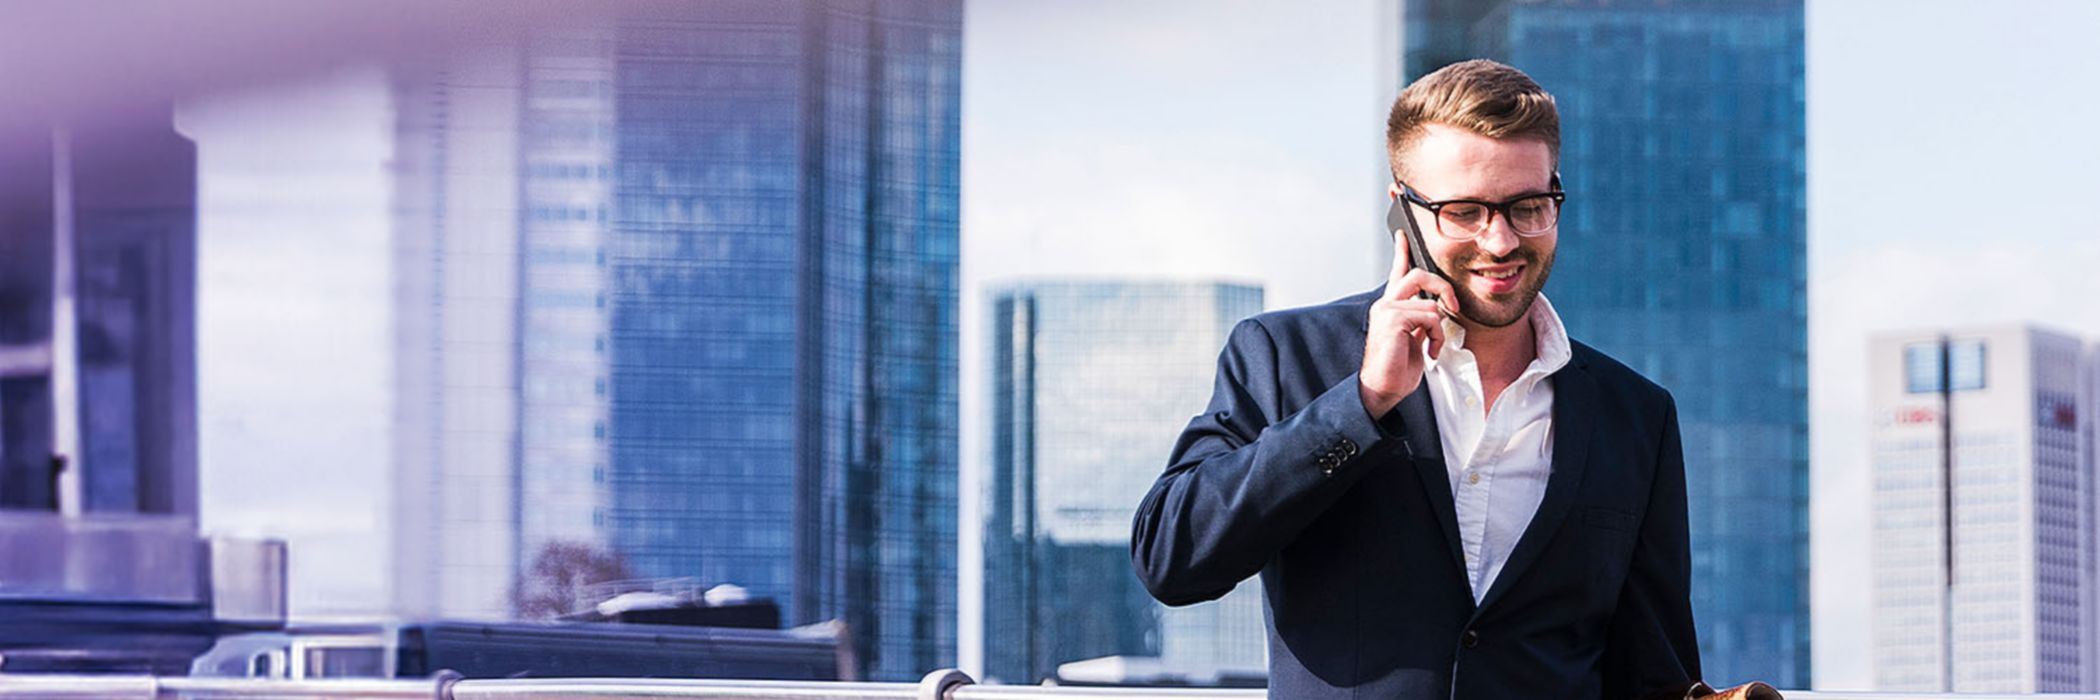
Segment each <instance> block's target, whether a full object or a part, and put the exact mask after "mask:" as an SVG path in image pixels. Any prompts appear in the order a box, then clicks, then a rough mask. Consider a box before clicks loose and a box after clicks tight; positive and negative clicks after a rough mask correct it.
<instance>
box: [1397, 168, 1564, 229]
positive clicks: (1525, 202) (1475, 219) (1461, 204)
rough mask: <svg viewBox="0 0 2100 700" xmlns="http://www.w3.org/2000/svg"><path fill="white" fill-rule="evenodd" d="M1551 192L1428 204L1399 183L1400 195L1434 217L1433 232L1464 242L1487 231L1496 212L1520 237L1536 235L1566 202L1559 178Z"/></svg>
mask: <svg viewBox="0 0 2100 700" xmlns="http://www.w3.org/2000/svg"><path fill="white" fill-rule="evenodd" d="M1553 184H1554V189H1553V190H1552V191H1550V192H1540V193H1538V194H1527V195H1524V196H1522V197H1518V198H1516V199H1511V200H1508V201H1504V202H1489V201H1485V200H1479V199H1446V200H1443V201H1437V202H1432V201H1429V200H1427V199H1423V198H1422V195H1421V194H1420V193H1418V192H1415V189H1414V188H1412V187H1408V186H1407V183H1405V182H1402V183H1400V196H1401V197H1404V198H1406V199H1407V201H1409V202H1413V203H1414V204H1415V206H1419V207H1421V208H1423V209H1428V210H1429V211H1430V212H1431V213H1434V214H1436V232H1437V233H1438V234H1440V235H1442V236H1443V237H1445V238H1450V239H1453V240H1460V241H1463V240H1467V239H1470V238H1473V237H1475V236H1479V235H1480V234H1481V233H1483V232H1485V231H1487V229H1488V225H1489V224H1492V223H1494V222H1495V214H1497V213H1500V214H1501V215H1502V219H1503V220H1504V221H1508V222H1509V227H1510V229H1512V230H1515V231H1516V232H1517V235H1520V236H1539V235H1544V234H1545V233H1546V232H1547V231H1549V230H1552V229H1553V225H1554V224H1557V223H1560V205H1561V203H1562V202H1566V201H1568V193H1566V192H1562V191H1561V190H1560V188H1559V185H1560V178H1559V177H1555V178H1554V183H1553Z"/></svg>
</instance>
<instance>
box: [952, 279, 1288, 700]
mask: <svg viewBox="0 0 2100 700" xmlns="http://www.w3.org/2000/svg"><path fill="white" fill-rule="evenodd" d="M1261 309H1262V291H1261V288H1260V287H1254V286H1247V285H1239V284H1227V283H1214V282H1148V281H1125V280H1090V281H1081V280H1068V281H1041V282H1026V283H1016V284H1013V285H1010V286H1007V287H1005V288H1002V289H998V290H996V291H994V292H993V298H992V300H991V324H990V326H989V328H990V333H991V337H990V338H989V341H990V344H991V369H992V380H991V383H990V385H989V388H990V390H991V392H992V402H991V406H992V411H991V414H992V421H991V424H990V425H991V431H992V435H991V440H990V444H991V446H992V450H993V455H992V461H991V474H990V479H989V488H990V493H989V495H988V498H987V499H986V503H987V519H986V526H985V535H984V543H985V591H986V592H985V608H984V609H985V614H984V625H985V635H984V636H985V639H987V640H998V641H988V642H987V645H986V646H987V648H986V650H985V656H984V658H985V675H986V677H988V678H996V679H999V680H1002V681H1005V682H1008V683H1035V682H1037V681H1039V680H1042V679H1043V678H1044V677H1046V676H1049V675H1051V674H1052V673H1054V672H1055V671H1056V670H1057V666H1058V665H1059V664H1063V663H1068V662H1073V661H1079V660H1083V659H1090V658H1095V657H1102V656H1158V657H1161V658H1162V659H1163V660H1164V661H1166V662H1167V663H1168V664H1169V665H1171V666H1174V667H1176V668H1181V669H1191V670H1196V671H1206V670H1216V669H1218V668H1220V667H1223V668H1228V669H1233V670H1247V669H1252V670H1254V671H1257V672H1258V671H1260V670H1262V669H1263V668H1265V665H1264V664H1265V657H1264V656H1263V654H1264V653H1265V649H1264V645H1265V644H1266V643H1267V635H1266V634H1265V633H1264V632H1263V630H1262V627H1261V624H1262V623H1261V615H1262V613H1261V596H1260V585H1261V584H1260V582H1259V580H1251V581H1249V582H1247V583H1244V584H1241V587H1240V588H1239V589H1238V590H1236V591H1234V592H1233V593H1232V594H1230V595H1228V596H1226V597H1225V598H1224V599H1223V600H1221V601H1217V602H1212V603H1205V604H1202V605H1198V606H1193V607H1190V608H1178V609H1164V608H1162V606H1160V605H1159V604H1158V603H1155V602H1153V601H1152V598H1151V597H1150V596H1149V595H1148V594H1147V593H1146V592H1145V590H1144V588H1143V587H1142V586H1141V585H1139V583H1138V580H1137V578H1136V576H1135V574H1134V573H1133V572H1132V570H1131V567H1130V521H1131V517H1132V516H1133V515H1134V514H1135V513H1136V511H1137V504H1138V501H1139V500H1140V499H1142V498H1143V497H1144V495H1145V491H1146V490H1147V489H1148V488H1150V486H1151V485H1152V481H1153V480H1154V479H1155V478H1157V477H1158V475H1159V471H1160V470H1161V469H1162V468H1164V466H1165V464H1166V458H1167V453H1168V451H1169V450H1170V449H1171V448H1172V447H1173V445H1172V444H1170V442H1168V441H1167V440H1166V439H1165V438H1163V437H1162V436H1170V435H1174V434H1176V433H1178V432H1179V431H1180V430H1181V428H1182V427H1183V426H1184V425H1185V424H1186V423H1187V422H1188V418H1189V416H1190V415H1192V414H1193V412H1196V411H1201V410H1202V406H1203V405H1204V402H1205V400H1206V399H1207V398H1208V397H1209V391H1210V388H1211V377H1212V374H1213V372H1214V371H1215V369H1216V360H1217V352H1218V348H1220V347H1223V346H1224V344H1225V338H1226V336H1227V335H1228V334H1230V333H1231V330H1232V327H1233V325H1234V324H1235V323H1238V322H1239V321H1240V320H1241V319H1243V318H1246V317H1248V316H1252V315H1254V314H1256V313H1260V312H1261Z"/></svg>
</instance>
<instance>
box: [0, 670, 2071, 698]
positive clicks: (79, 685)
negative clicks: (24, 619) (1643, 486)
mask: <svg viewBox="0 0 2100 700" xmlns="http://www.w3.org/2000/svg"><path fill="white" fill-rule="evenodd" d="M1784 692H1785V695H1786V697H1787V698H1788V700H1925V699H1928V698H1947V699H1950V700H1953V699H1959V700H2012V699H2013V698H2031V697H2048V698H2052V699H2054V700H2100V695H2048V696H2033V695H2003V694H1999V695H1972V694H1941V693H1888V692H1811V691H1792V690H1790V691H1784ZM1263 697H1266V693H1265V692H1264V691H1262V690H1259V689H1233V690H1222V689H1211V688H1098V687H1057V686H1032V685H977V684H976V683H975V682H974V681H972V680H971V679H970V677H969V676H968V675H966V674H964V673H962V672H961V671H956V670H953V669H944V670H941V671H935V672H933V673H931V674H928V675H927V676H926V678H925V679H923V680H921V681H919V682H918V683H832V682H801V681H710V680H669V679H625V678H542V679H504V680H460V679H459V678H457V677H456V676H451V677H445V676H441V677H438V678H432V679H429V680H419V681H418V680H348V679H346V680H326V681H282V680H264V679H251V678H182V677H156V676H67V675H40V674H27V675H6V674H0V698H10V699H11V698H38V699H39V700H71V699H74V698H98V699H105V698H106V699H118V700H122V699H135V700H161V699H163V698H167V699H170V700H252V699H260V698H274V699H277V700H295V699H303V698H314V699H326V698H364V699H369V700H534V699H537V698H547V699H552V698H564V699H573V700H654V699H664V698H683V699H691V700H1060V699H1077V698H1086V699H1090V700H1112V699H1113V700H1177V699H1178V700H1198V699H1202V700H1252V699H1254V698H1263Z"/></svg>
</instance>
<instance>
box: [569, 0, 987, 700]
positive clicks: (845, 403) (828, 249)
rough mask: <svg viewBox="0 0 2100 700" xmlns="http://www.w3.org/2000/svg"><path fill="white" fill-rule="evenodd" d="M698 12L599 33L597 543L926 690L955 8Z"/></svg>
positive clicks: (952, 219) (951, 595) (941, 601)
mask: <svg viewBox="0 0 2100 700" xmlns="http://www.w3.org/2000/svg"><path fill="white" fill-rule="evenodd" d="M703 7H707V8H709V9H708V10H706V11H695V10H693V9H690V8H686V7H679V8H677V9H672V10H666V11H665V13H664V14H662V15H636V16H631V17H627V18H625V19H623V20H622V24H621V26H620V30H619V38H618V40H617V41H616V42H615V49H614V51H615V57H614V61H615V71H616V74H615V76H614V82H615V84H616V85H617V88H616V90H615V92H614V94H615V98H614V105H613V111H614V113H615V114H616V117H615V118H614V122H613V132H614V133H615V135H616V141H617V144H618V145H617V146H616V150H615V155H614V158H615V160H616V161H617V163H618V165H617V172H616V178H615V182H614V185H613V189H614V195H613V197H614V201H613V206H612V210H611V212H610V216H611V217H612V227H611V232H610V240H609V245H608V246H607V250H606V256H607V260H606V266H607V289H606V303H607V308H608V313H609V325H610V329H611V330H610V339H609V343H610V345H609V354H608V370H609V371H608V377H609V380H610V383H611V387H610V391H611V409H610V410H611V419H610V421H609V425H608V433H607V435H606V439H607V443H608V446H609V449H610V456H611V469H610V471H609V472H608V474H607V476H606V478H607V482H608V484H607V486H608V488H609V490H610V492H611V497H612V502H611V509H610V511H609V512H608V514H607V525H608V527H609V528H610V535H611V539H612V543H613V545H614V547H615V548H616V549H617V550H619V551H621V552H622V553H624V554H626V555H627V556H628V557H629V559H630V560H631V561H632V562H633V564H634V565H635V568H636V569H637V571H639V572H642V573H644V574H649V575H658V576H672V575H694V574H698V575H700V576H702V577H703V578H705V579H707V580H710V581H730V582H735V583H737V584H738V585H742V586H745V587H747V588H749V589H751V590H752V591H753V592H754V593H757V594H761V595H777V596H780V597H783V598H785V599H786V601H785V602H787V603H788V609H789V610H790V616H791V618H792V619H794V620H796V621H799V622H811V621H816V620H821V619H826V618H830V617H839V616H843V617H844V618H845V620H846V621H847V623H848V624H849V625H851V626H852V629H853V632H854V634H855V637H856V639H855V642H856V644H857V652H858V653H859V655H860V656H861V661H862V662H863V663H864V664H865V665H866V667H867V669H868V671H869V673H870V675H871V676H873V677H876V678H885V679H909V678H917V677H919V676H920V675H923V674H924V673H926V672H927V671H928V670H931V669H933V668H938V667H941V666H944V665H948V664H951V663H953V657H954V649H955V624H956V622H955V614H956V613H955V566H956V564H955V528H956V494H955V480H956V440H957V434H956V432H955V427H954V426H955V423H956V420H957V418H956V373H957V368H956V342H957V340H956V332H957V323H956V309H957V297H956V294H957V270H956V266H957V263H958V259H959V250H960V249H959V245H958V239H957V236H958V227H959V209H960V207H959V203H960V194H959V193H960V187H961V184H960V175H961V170H960V147H961V146H960V144H961V142H960V134H961V131H960V85H961V82H960V77H961V76H960V68H961V29H962V26H961V25H962V16H961V4H960V3H959V2H903V3H898V2H808V3H798V4H777V3H768V2H757V3H748V4H743V5H728V4H719V3H718V4H711V5H706V6H703ZM790 553H792V556H786V555H788V554H790Z"/></svg>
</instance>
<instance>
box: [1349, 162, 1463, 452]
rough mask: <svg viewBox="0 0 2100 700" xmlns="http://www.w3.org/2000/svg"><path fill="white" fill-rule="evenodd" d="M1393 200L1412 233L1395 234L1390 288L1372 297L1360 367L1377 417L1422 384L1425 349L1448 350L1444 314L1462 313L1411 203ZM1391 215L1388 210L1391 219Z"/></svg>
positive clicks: (1361, 384) (1363, 393)
mask: <svg viewBox="0 0 2100 700" xmlns="http://www.w3.org/2000/svg"><path fill="white" fill-rule="evenodd" d="M1394 206H1395V207H1396V208H1398V209H1399V210H1400V213H1399V218H1400V220H1401V221H1400V223H1402V224H1403V226H1402V227H1401V229H1402V230H1403V231H1406V232H1407V233H1408V234H1409V235H1402V236H1395V237H1394V240H1393V268H1392V272H1391V274H1389V275H1388V276H1387V278H1386V284H1385V293H1384V294H1382V295H1380V296H1379V298H1378V300H1377V301H1375V302H1372V303H1371V318H1370V330H1369V331H1368V332H1367V333H1366V334H1365V336H1364V360H1363V367H1362V369H1361V370H1359V371H1358V373H1357V382H1358V386H1357V392H1358V395H1359V398H1361V399H1363V403H1364V409H1365V410H1366V411H1368V412H1369V413H1370V414H1371V417H1372V418H1379V417H1383V416H1384V415H1385V414H1386V413H1388V412H1390V411H1392V410H1393V407H1394V406H1397V405H1399V404H1400V400H1401V399H1403V398H1406V397H1407V395H1408V394H1412V393H1414V391H1415V388H1416V387H1418V386H1420V385H1421V384H1422V371H1423V370H1424V369H1426V367H1427V359H1426V358H1425V357H1424V356H1423V350H1424V349H1427V350H1428V357H1436V356H1437V355H1438V354H1440V353H1442V352H1443V349H1444V326H1443V321H1444V316H1445V315H1447V314H1448V315H1451V316H1454V317H1455V316H1456V315H1457V313H1458V309H1457V308H1456V304H1457V301H1456V300H1457V298H1458V297H1457V296H1455V295H1454V294H1453V293H1452V291H1451V283H1450V282H1448V281H1445V279H1444V277H1443V275H1441V274H1437V273H1436V272H1435V270H1436V268H1435V265H1434V263H1432V262H1430V260H1429V255H1428V252H1427V250H1426V249H1425V248H1423V247H1422V246H1421V244H1420V243H1419V241H1420V239H1421V233H1420V232H1419V231H1417V230H1416V229H1415V228H1414V226H1413V224H1414V222H1413V221H1412V220H1411V219H1412V217H1411V215H1409V214H1408V212H1407V211H1406V203H1404V202H1400V201H1397V200H1396V201H1395V202H1394ZM1392 219H1393V217H1392V216H1390V215H1389V216H1388V221H1389V222H1390V221H1392ZM1417 261H1420V263H1419V264H1417Z"/></svg>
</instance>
